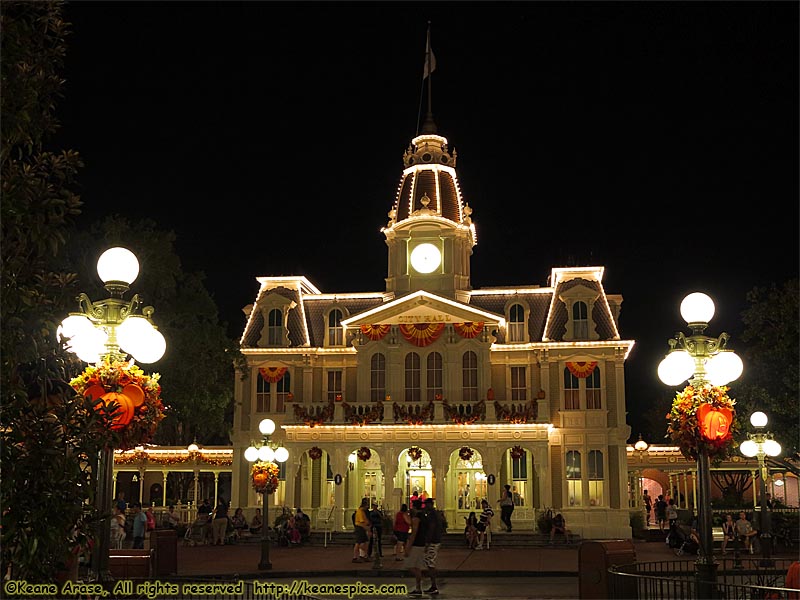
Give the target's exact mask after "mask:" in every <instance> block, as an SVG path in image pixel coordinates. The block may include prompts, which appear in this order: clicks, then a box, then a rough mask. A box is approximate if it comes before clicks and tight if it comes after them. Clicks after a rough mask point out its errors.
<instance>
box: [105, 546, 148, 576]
mask: <svg viewBox="0 0 800 600" xmlns="http://www.w3.org/2000/svg"><path fill="white" fill-rule="evenodd" d="M108 570H109V571H110V572H111V574H112V575H113V576H114V578H115V579H149V578H150V576H151V574H152V571H153V551H152V550H140V549H136V550H134V549H132V548H126V549H122V550H109V551H108Z"/></svg>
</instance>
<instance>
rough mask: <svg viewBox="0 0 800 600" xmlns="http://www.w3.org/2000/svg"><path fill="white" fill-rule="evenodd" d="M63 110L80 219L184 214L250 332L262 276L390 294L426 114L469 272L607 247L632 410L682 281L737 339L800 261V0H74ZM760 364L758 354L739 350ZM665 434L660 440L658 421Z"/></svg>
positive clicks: (653, 385) (177, 220)
mask: <svg viewBox="0 0 800 600" xmlns="http://www.w3.org/2000/svg"><path fill="white" fill-rule="evenodd" d="M65 18H66V20H67V21H69V22H71V23H72V30H73V34H72V35H71V37H70V38H69V42H68V53H67V61H66V71H65V73H64V76H65V78H66V80H67V82H66V86H65V98H64V100H63V101H62V103H61V104H60V105H59V109H58V115H59V117H60V118H61V121H62V124H63V127H62V130H61V132H60V133H59V135H58V137H57V138H56V139H55V140H54V141H55V142H56V143H57V144H58V145H59V146H60V147H63V148H73V149H75V150H77V151H79V152H80V153H81V155H82V156H83V158H84V161H85V163H86V167H85V169H84V170H83V172H82V174H81V176H80V183H81V186H82V189H81V193H82V196H83V200H84V202H85V203H86V204H85V208H84V216H83V217H81V220H82V221H79V223H80V222H84V223H85V224H86V226H88V224H89V223H90V222H91V221H92V220H94V219H95V218H98V217H101V216H105V215H106V214H112V213H113V214H124V215H128V216H132V217H135V216H136V215H142V214H144V215H147V216H148V217H151V218H153V219H155V220H156V221H157V222H158V223H159V224H160V226H161V227H162V228H164V229H167V230H174V231H175V232H176V234H177V235H178V240H177V251H178V254H179V256H180V257H181V260H182V262H183V265H184V267H185V268H186V269H189V270H194V271H203V272H204V273H205V274H206V276H207V286H208V288H209V290H210V292H211V293H212V295H213V296H214V298H215V299H216V301H217V303H218V305H219V308H220V313H221V318H222V320H224V321H227V322H228V323H229V324H230V333H231V335H232V336H235V337H237V338H238V335H239V334H240V333H241V330H242V328H243V326H244V316H243V314H242V313H241V308H242V307H243V306H245V305H246V304H249V303H251V302H253V300H254V299H255V294H256V292H257V290H258V284H257V282H256V281H255V278H256V277H257V276H267V275H305V276H307V277H308V278H309V279H310V280H311V281H312V282H313V283H314V284H315V285H316V286H317V287H319V288H320V289H321V290H322V291H323V292H352V291H381V290H383V289H385V286H384V281H383V278H384V276H385V274H386V264H387V250H386V246H385V244H384V237H383V234H381V233H380V228H381V227H382V226H384V225H385V224H386V222H387V216H386V213H387V212H388V211H389V209H390V208H391V206H392V203H393V201H394V196H395V192H396V190H397V185H398V183H399V180H400V175H401V172H402V154H403V151H404V150H405V148H406V147H407V146H408V144H409V142H410V140H411V139H412V138H413V137H414V136H415V135H416V132H417V119H418V113H419V109H420V100H421V92H422V69H423V61H424V53H425V35H426V28H427V23H428V21H431V35H432V47H433V51H434V54H435V56H436V61H437V68H436V70H435V71H434V73H433V79H432V83H433V113H434V117H435V120H436V123H437V125H438V128H439V133H440V134H441V135H444V136H445V137H447V138H448V140H449V142H450V145H451V148H452V147H455V149H456V150H457V151H458V165H457V170H458V173H459V178H460V182H461V188H462V192H463V195H464V199H465V200H466V201H467V202H469V204H470V206H472V208H473V210H474V212H473V214H472V217H473V220H474V222H475V224H476V227H477V232H478V245H477V246H476V247H475V248H474V254H473V259H472V285H473V287H475V288H479V287H484V286H496V285H515V284H516V285H526V284H527V285H532V284H538V285H541V286H546V285H547V283H548V281H547V279H548V276H549V274H550V270H551V268H552V267H559V266H578V265H602V266H604V267H605V268H606V272H605V279H604V285H605V288H606V291H607V292H608V293H615V294H616V293H618V294H622V295H623V297H624V304H623V307H622V314H621V322H620V327H621V333H622V337H623V338H624V339H634V340H636V342H637V343H636V347H635V348H634V350H633V352H632V353H631V356H630V358H629V360H628V362H627V368H626V374H627V380H626V383H627V395H628V410H629V412H630V413H631V414H630V415H629V418H628V422H629V423H630V424H631V425H632V427H633V433H632V437H633V438H634V439H635V437H636V435H637V434H638V430H639V429H640V421H639V419H640V413H641V411H642V410H643V409H644V408H645V407H647V406H649V405H651V404H652V403H653V402H659V403H661V404H663V406H664V411H665V412H666V411H667V410H668V407H669V399H670V397H671V395H672V391H671V390H669V389H666V388H665V386H663V385H662V384H661V383H660V382H659V381H658V378H657V375H656V368H657V365H658V362H659V360H660V359H661V358H662V357H663V354H664V353H665V352H666V350H667V348H668V347H667V340H668V339H669V338H670V337H671V336H672V335H673V334H674V333H675V332H676V331H678V330H679V329H682V328H683V329H684V330H685V328H684V322H683V320H682V319H681V317H680V313H679V309H678V307H679V304H680V301H681V299H682V298H683V297H684V296H685V295H686V294H687V293H689V292H692V291H705V292H706V293H708V294H709V295H710V296H711V297H712V298H713V299H714V300H715V302H716V304H717V314H716V316H715V318H714V319H713V320H712V322H711V326H710V328H709V330H708V331H707V333H709V334H713V335H718V334H719V333H721V332H722V331H728V332H729V333H731V334H732V335H733V338H732V340H731V347H732V348H734V349H737V343H738V345H739V346H738V347H741V344H742V342H741V339H737V334H738V333H740V329H741V326H740V318H739V313H740V312H741V311H742V310H743V309H744V308H745V307H746V301H745V294H746V293H747V291H748V290H750V289H751V288H752V287H754V286H756V285H765V284H768V283H770V282H773V281H774V282H783V281H785V280H787V279H789V278H791V277H797V275H798V255H799V249H798V198H799V197H800V194H799V193H798V162H799V161H798V3H797V2H757V3H747V2H708V3H702V2H691V3H684V2H667V3H658V2H620V3H605V2H591V3H580V2H556V3H524V2H516V3H478V2H470V3H457V2H447V3H435V2H429V3H417V2H403V3H386V2H380V3H372V2H360V3H325V4H316V3H309V2H296V3H277V2H263V3H260V2H245V3H238V2H220V3H211V2H207V3H196V2H180V3H178V2H174V3H171V2H157V3H120V2H113V3H105V2H74V3H71V4H69V5H68V6H67V8H66V11H65ZM745 368H746V366H745ZM649 441H659V440H649Z"/></svg>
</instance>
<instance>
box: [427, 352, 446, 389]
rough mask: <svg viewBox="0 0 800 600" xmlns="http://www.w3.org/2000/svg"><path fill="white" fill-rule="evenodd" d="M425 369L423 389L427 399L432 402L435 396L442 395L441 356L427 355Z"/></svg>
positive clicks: (434, 353)
mask: <svg viewBox="0 0 800 600" xmlns="http://www.w3.org/2000/svg"><path fill="white" fill-rule="evenodd" d="M427 363H428V364H427V366H426V369H425V387H426V388H427V389H426V392H425V394H426V396H427V399H428V400H429V401H430V400H434V399H435V398H436V394H441V393H442V355H441V354H439V353H438V352H431V353H430V354H428V359H427Z"/></svg>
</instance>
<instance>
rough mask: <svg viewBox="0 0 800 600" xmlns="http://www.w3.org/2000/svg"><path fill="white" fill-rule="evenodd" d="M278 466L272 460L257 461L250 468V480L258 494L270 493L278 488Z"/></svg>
mask: <svg viewBox="0 0 800 600" xmlns="http://www.w3.org/2000/svg"><path fill="white" fill-rule="evenodd" d="M280 472H281V470H280V467H278V465H276V464H275V463H272V462H257V463H255V464H253V466H252V467H251V468H250V481H251V482H252V484H253V489H254V490H255V491H256V493H258V494H272V493H273V492H275V490H277V489H278V483H279V480H278V475H280Z"/></svg>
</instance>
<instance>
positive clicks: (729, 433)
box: [666, 385, 739, 461]
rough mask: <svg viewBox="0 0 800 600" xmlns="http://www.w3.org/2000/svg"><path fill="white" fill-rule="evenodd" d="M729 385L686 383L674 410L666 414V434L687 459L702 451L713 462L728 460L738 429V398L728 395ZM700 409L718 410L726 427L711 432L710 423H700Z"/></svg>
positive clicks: (696, 456) (704, 411)
mask: <svg viewBox="0 0 800 600" xmlns="http://www.w3.org/2000/svg"><path fill="white" fill-rule="evenodd" d="M728 389H729V388H728V387H727V386H724V385H723V386H712V385H705V386H703V387H701V388H695V387H693V386H691V385H688V386H686V387H685V388H684V389H683V390H682V391H680V392H678V393H677V395H676V396H675V399H674V400H673V401H672V409H671V410H670V412H669V414H668V415H667V417H666V418H667V421H668V425H667V435H668V436H669V438H670V439H671V440H672V441H673V442H675V444H677V446H678V447H679V448H680V451H681V454H683V456H685V457H686V458H688V459H691V460H697V458H698V457H699V456H700V454H701V453H704V454H706V455H708V457H709V459H710V460H712V461H721V460H725V459H726V458H728V457H729V456H730V455H731V452H732V451H733V449H734V448H735V447H736V446H737V444H736V441H735V440H734V435H735V434H736V433H737V432H738V430H739V423H738V420H737V419H736V417H735V416H736V412H735V411H734V405H735V404H736V401H735V400H733V399H732V398H730V397H729V396H728V393H727V392H728ZM698 411H699V412H700V413H702V414H707V413H708V412H709V411H711V412H713V413H717V414H718V415H719V417H718V418H719V419H721V420H722V421H723V422H725V423H724V430H721V431H715V432H712V433H713V435H709V432H708V431H707V429H706V428H707V425H705V424H704V423H702V422H701V418H699V416H698Z"/></svg>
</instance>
